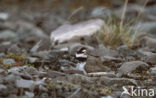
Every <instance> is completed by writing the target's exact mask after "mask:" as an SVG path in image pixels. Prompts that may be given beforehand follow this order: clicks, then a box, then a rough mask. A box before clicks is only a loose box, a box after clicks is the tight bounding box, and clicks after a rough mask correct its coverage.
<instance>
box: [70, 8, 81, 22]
mask: <svg viewBox="0 0 156 98" xmlns="http://www.w3.org/2000/svg"><path fill="white" fill-rule="evenodd" d="M80 10H83V7H82V6H81V7H79V8H77V9H75V10H74V11H73V12H72V13H71V15H70V16H69V17H68V19H67V20H70V18H71V17H72V16H73V15H75V14H76V13H78V12H79V11H80Z"/></svg>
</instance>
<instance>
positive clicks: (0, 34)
mask: <svg viewBox="0 0 156 98" xmlns="http://www.w3.org/2000/svg"><path fill="white" fill-rule="evenodd" d="M15 37H16V34H15V33H14V32H12V31H9V30H6V31H1V32H0V39H10V38H15Z"/></svg>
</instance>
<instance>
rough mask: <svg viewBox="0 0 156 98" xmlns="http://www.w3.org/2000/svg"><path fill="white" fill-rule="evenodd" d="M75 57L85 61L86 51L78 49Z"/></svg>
mask: <svg viewBox="0 0 156 98" xmlns="http://www.w3.org/2000/svg"><path fill="white" fill-rule="evenodd" d="M75 57H76V58H77V59H79V60H86V59H87V49H86V48H81V49H79V50H78V51H77V52H76V54H75Z"/></svg>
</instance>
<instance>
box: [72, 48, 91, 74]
mask: <svg viewBox="0 0 156 98" xmlns="http://www.w3.org/2000/svg"><path fill="white" fill-rule="evenodd" d="M87 57H88V56H87V50H86V48H81V49H80V50H78V51H77V52H76V54H75V58H76V59H77V60H78V63H77V64H76V69H78V70H81V71H83V73H84V74H85V75H86V74H87V72H86V70H85V65H86V60H87Z"/></svg>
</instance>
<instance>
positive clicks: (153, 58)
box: [146, 55, 156, 65]
mask: <svg viewBox="0 0 156 98" xmlns="http://www.w3.org/2000/svg"><path fill="white" fill-rule="evenodd" d="M146 62H147V63H151V64H153V65H156V55H149V56H147V57H146Z"/></svg>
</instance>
